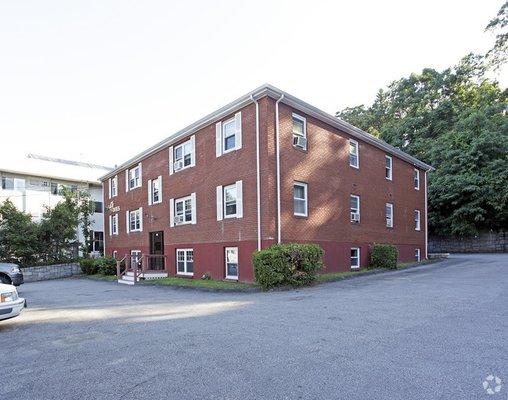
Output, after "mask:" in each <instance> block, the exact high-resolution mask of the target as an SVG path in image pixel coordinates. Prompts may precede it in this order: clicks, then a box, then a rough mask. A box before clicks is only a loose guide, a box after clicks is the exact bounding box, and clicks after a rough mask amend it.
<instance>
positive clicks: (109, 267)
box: [95, 257, 116, 275]
mask: <svg viewBox="0 0 508 400" xmlns="http://www.w3.org/2000/svg"><path fill="white" fill-rule="evenodd" d="M95 265H96V266H97V269H98V271H99V273H100V274H103V275H116V260H115V259H114V258H112V257H101V258H97V259H95Z"/></svg>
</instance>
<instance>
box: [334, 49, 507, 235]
mask: <svg viewBox="0 0 508 400" xmlns="http://www.w3.org/2000/svg"><path fill="white" fill-rule="evenodd" d="M487 67H488V65H487V64H486V62H485V59H484V58H483V57H481V56H477V55H472V54H470V55H468V56H467V57H465V58H464V59H462V60H461V62H460V63H459V64H458V65H457V66H455V67H454V68H449V69H446V70H444V71H442V72H439V71H436V70H434V69H430V68H426V69H424V70H423V71H422V73H420V74H412V75H410V76H409V77H407V78H402V79H400V80H398V81H394V82H392V83H391V84H390V85H389V86H388V88H387V89H386V90H380V91H379V92H378V95H377V98H376V100H375V101H374V103H373V104H372V105H371V106H369V107H365V106H363V105H362V106H358V107H352V108H346V109H344V110H343V111H341V112H338V113H337V116H338V117H340V118H342V119H344V120H346V121H348V122H350V123H352V124H354V125H356V126H358V127H359V128H361V129H363V130H365V131H367V132H370V133H372V134H375V135H377V136H379V137H380V138H381V139H383V140H385V141H386V142H388V143H390V144H392V145H393V146H396V147H399V148H401V149H402V150H404V151H406V152H408V153H410V154H412V155H414V156H415V157H418V158H419V159H421V160H423V161H425V162H427V163H428V164H430V165H432V166H434V167H435V168H436V171H434V172H431V173H429V177H428V184H429V187H428V193H429V229H430V231H431V232H433V233H435V234H439V235H450V234H454V235H473V234H477V233H478V232H480V231H483V230H490V229H502V228H506V227H507V226H508V118H507V117H506V109H507V107H508V91H507V90H502V89H501V88H500V86H499V84H498V83H497V82H496V81H492V80H490V79H487V78H485V73H486V71H487Z"/></svg>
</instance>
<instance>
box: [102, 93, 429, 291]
mask: <svg viewBox="0 0 508 400" xmlns="http://www.w3.org/2000/svg"><path fill="white" fill-rule="evenodd" d="M430 169H431V167H430V166H429V165H427V164H425V163H423V162H421V161H419V160H417V159H416V158H414V157H411V156H410V155H408V154H406V153H404V152H402V151H401V150H399V149H397V148H394V147H392V146H390V145H388V144H387V143H385V142H383V141H381V140H379V139H377V138H375V137H373V136H371V135H369V134H367V133H365V132H363V131H362V130H360V129H358V128H356V127H354V126H352V125H350V124H348V123H346V122H343V121H341V120H339V119H337V118H335V117H333V116H331V115H329V114H327V113H325V112H323V111H320V110H318V109H317V108H315V107H313V106H311V105H309V104H307V103H305V102H303V101H301V100H299V99H297V98H296V97H294V96H292V95H290V94H288V93H285V92H283V91H281V90H279V89H277V88H275V87H273V86H271V85H263V86H261V87H259V88H257V89H255V90H254V91H252V92H250V93H248V94H246V95H245V96H242V97H241V98H239V99H237V100H235V101H233V102H232V103H230V104H228V105H226V106H224V107H222V108H220V109H219V110H217V111H215V112H213V113H212V114H210V115H207V116H206V117H204V118H203V119H201V120H199V121H197V122H195V123H194V124H192V125H190V126H188V127H187V128H185V129H183V130H181V131H179V132H177V133H175V134H174V135H172V136H170V137H169V138H167V139H165V140H163V141H162V142H160V143H158V144H156V145H155V146H153V147H151V148H149V149H147V150H145V151H144V152H142V153H141V154H139V155H138V156H136V157H134V158H132V159H131V160H128V161H127V162H125V163H123V164H122V165H120V166H119V167H118V168H116V169H115V170H113V171H112V172H110V173H108V174H107V175H105V176H103V177H102V178H101V180H102V182H103V187H104V204H109V206H108V207H107V209H106V212H105V231H106V232H107V233H109V234H106V238H105V248H106V254H109V255H114V256H116V257H117V258H123V257H124V256H127V259H130V258H133V259H138V258H139V257H142V255H145V254H164V255H165V261H164V264H163V265H162V266H161V265H158V267H159V268H163V269H164V270H165V272H167V273H168V274H169V275H183V276H189V277H192V276H193V277H194V278H201V276H202V275H203V274H205V273H209V274H211V276H212V278H214V279H224V278H226V279H238V280H240V281H247V282H248V281H252V280H253V267H252V261H251V257H252V253H253V252H254V251H255V250H257V249H260V248H266V247H268V246H270V245H272V244H274V243H277V242H283V243H288V242H311V243H317V244H319V245H320V246H321V247H322V248H323V249H324V250H325V258H324V261H325V267H326V271H327V272H334V271H347V270H350V269H352V268H353V269H354V268H361V267H364V266H366V265H367V264H368V256H369V246H370V245H371V244H372V243H392V244H394V245H396V246H397V247H398V249H399V258H400V261H411V260H415V259H420V258H422V259H423V258H426V257H427V212H426V210H427V204H426V193H427V171H429V170H430ZM145 268H147V269H152V268H150V266H146V267H145ZM153 269H155V268H153Z"/></svg>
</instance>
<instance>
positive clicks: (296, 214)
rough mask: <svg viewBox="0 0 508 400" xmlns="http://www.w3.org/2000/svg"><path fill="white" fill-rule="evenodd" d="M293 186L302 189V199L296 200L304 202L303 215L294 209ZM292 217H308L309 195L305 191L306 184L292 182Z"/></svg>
mask: <svg viewBox="0 0 508 400" xmlns="http://www.w3.org/2000/svg"><path fill="white" fill-rule="evenodd" d="M295 186H299V187H303V192H304V195H305V198H304V199H298V200H305V212H304V213H298V212H296V209H295V206H294V204H295ZM293 215H294V216H296V217H308V216H309V194H308V189H307V183H305V182H300V181H294V182H293Z"/></svg>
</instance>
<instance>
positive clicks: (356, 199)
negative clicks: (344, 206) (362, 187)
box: [349, 194, 360, 223]
mask: <svg viewBox="0 0 508 400" xmlns="http://www.w3.org/2000/svg"><path fill="white" fill-rule="evenodd" d="M349 205H350V209H351V222H354V223H359V222H360V196H356V195H354V194H352V195H351V196H350V198H349Z"/></svg>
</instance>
